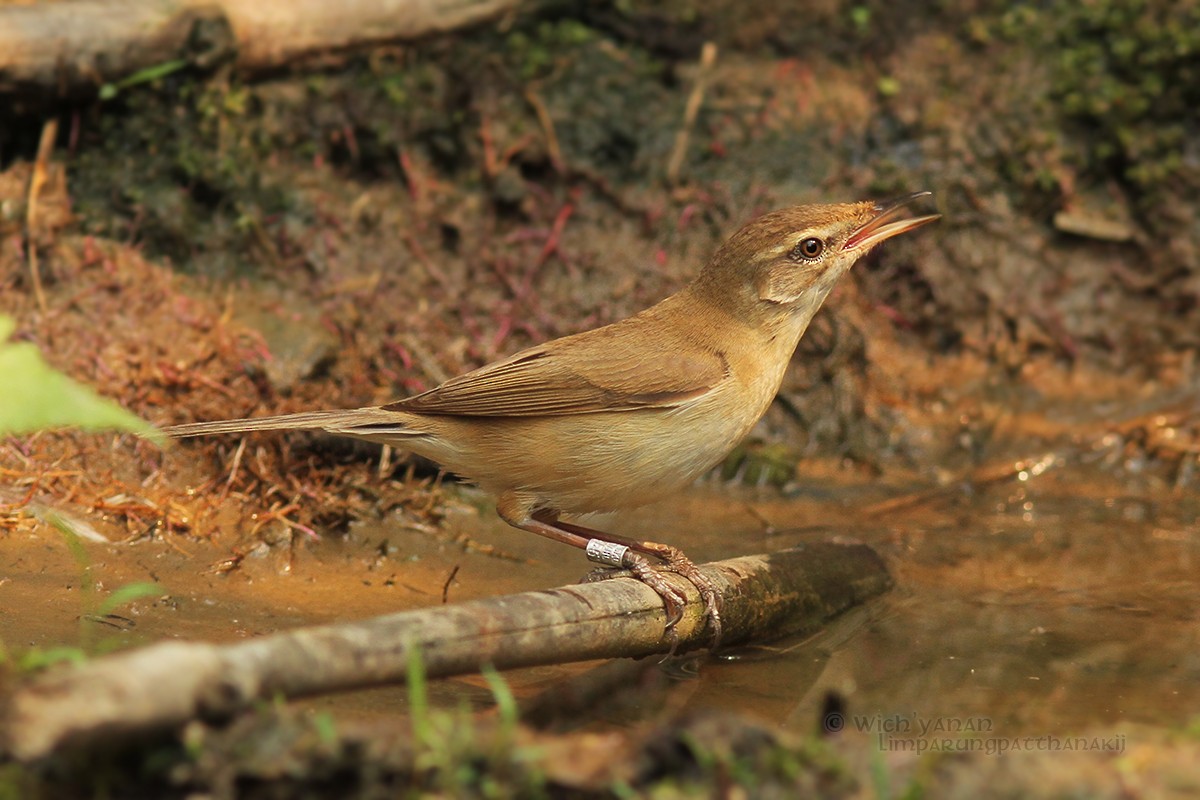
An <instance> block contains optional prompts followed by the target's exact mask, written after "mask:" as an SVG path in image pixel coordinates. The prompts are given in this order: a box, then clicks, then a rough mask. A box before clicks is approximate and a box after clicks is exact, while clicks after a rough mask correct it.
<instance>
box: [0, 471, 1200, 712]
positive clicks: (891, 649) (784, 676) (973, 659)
mask: <svg viewBox="0 0 1200 800" xmlns="http://www.w3.org/2000/svg"><path fill="white" fill-rule="evenodd" d="M893 491H894V490H893ZM886 496H887V495H886V493H885V491H884V490H882V489H880V488H879V487H877V486H871V485H866V484H863V485H845V484H839V485H829V484H825V483H813V484H811V485H809V486H808V487H806V488H805V490H804V491H802V492H800V493H798V494H797V496H795V497H791V498H781V497H779V496H778V495H772V496H770V497H768V496H764V495H761V494H753V493H747V492H740V493H739V492H735V491H731V490H729V489H728V488H723V487H722V488H698V489H696V490H693V491H692V492H689V493H687V494H685V495H683V496H681V497H679V498H677V499H676V500H674V501H672V502H671V503H669V504H663V505H661V506H658V507H654V508H649V509H645V510H642V511H639V512H636V513H630V514H626V515H622V516H618V517H615V518H611V519H608V520H605V521H604V524H605V525H607V526H608V527H610V528H612V529H614V530H618V529H619V530H621V531H622V532H624V533H626V534H630V535H644V536H647V537H649V536H653V537H655V538H666V539H668V540H670V541H674V542H676V543H678V544H680V545H682V546H684V547H685V549H686V550H687V551H688V552H689V553H690V554H691V555H692V556H693V558H695V559H696V560H709V559H716V558H724V557H730V556H734V555H738V554H744V553H755V552H763V551H769V550H772V549H778V548H783V547H788V546H791V545H794V544H797V543H800V542H805V541H813V540H820V539H825V538H828V537H831V536H840V537H846V538H854V539H858V540H862V541H865V542H868V543H870V544H872V545H873V546H875V547H876V548H877V549H878V550H879V551H880V552H881V553H883V554H884V556H885V557H886V558H887V560H888V562H889V564H890V567H891V569H892V571H893V574H894V575H895V577H896V582H897V585H896V588H895V589H894V590H893V591H892V592H891V593H890V594H889V595H888V596H886V597H884V598H881V599H879V600H877V601H875V602H873V603H871V604H869V605H868V606H866V607H864V608H860V609H857V610H855V611H853V612H851V613H849V614H847V615H845V616H844V617H842V618H841V619H839V620H837V621H836V622H835V623H834V624H832V625H831V626H830V627H829V628H828V629H826V630H825V631H822V632H821V633H819V634H817V635H815V636H811V637H809V638H807V639H805V640H803V641H794V642H782V643H777V644H775V645H772V646H770V647H762V648H757V649H752V650H746V651H742V652H738V653H731V654H727V655H724V656H722V657H719V658H716V659H707V660H702V661H698V662H696V663H693V664H692V665H691V666H692V667H693V668H694V671H695V673H696V674H695V676H694V677H691V678H688V679H682V680H677V681H675V682H673V683H672V688H671V689H670V690H669V692H670V693H671V695H672V697H671V698H670V699H669V702H670V703H672V704H674V705H676V706H690V707H697V708H699V707H718V708H729V709H733V710H736V711H739V712H747V713H750V714H753V715H755V716H757V717H759V718H761V719H763V720H767V721H769V722H771V723H773V724H775V725H778V726H780V727H782V728H785V729H790V730H794V731H798V732H808V731H812V730H816V729H817V727H818V726H819V725H820V724H821V720H822V719H823V710H824V709H826V708H827V706H826V704H827V703H828V702H829V698H830V697H835V698H837V706H836V707H837V708H839V710H843V711H844V714H843V716H842V717H841V718H840V720H841V724H844V725H845V726H846V727H847V728H848V729H866V728H870V726H872V725H873V724H874V725H883V724H901V725H903V724H905V723H902V722H898V721H899V720H903V719H907V720H909V723H907V724H910V725H913V724H915V725H943V726H957V725H976V726H978V727H981V728H985V729H986V730H985V731H984V732H986V733H989V734H990V735H993V736H1024V735H1034V736H1043V735H1065V734H1071V733H1075V732H1079V731H1084V730H1092V729H1096V728H1100V727H1106V726H1110V725H1114V724H1119V723H1138V724H1149V725H1155V726H1158V725H1164V726H1180V725H1183V724H1186V723H1187V722H1188V721H1189V719H1190V718H1191V716H1192V714H1193V713H1194V710H1195V709H1200V625H1197V616H1198V615H1197V608H1198V607H1200V569H1198V568H1200V522H1198V516H1200V502H1198V501H1197V500H1196V499H1195V498H1193V497H1191V496H1179V495H1171V494H1170V493H1168V492H1160V493H1159V494H1158V495H1154V496H1151V495H1148V494H1146V493H1145V492H1144V491H1142V490H1140V489H1139V490H1136V491H1135V489H1134V488H1132V487H1130V486H1129V485H1124V484H1122V483H1120V482H1118V481H1115V480H1113V479H1110V478H1109V477H1107V476H1105V475H1097V474H1080V473H1078V472H1075V471H1072V470H1070V469H1067V468H1063V469H1059V470H1057V471H1056V470H1051V471H1050V472H1048V473H1046V474H1044V475H1041V476H1039V477H1037V478H1030V479H1029V480H1026V481H1020V480H1017V479H1013V480H1010V481H1004V482H1001V483H999V484H995V485H993V486H991V487H990V488H988V489H986V490H981V491H978V492H976V493H973V494H967V493H964V492H963V491H961V490H957V489H955V490H951V491H950V492H949V493H948V494H946V495H944V496H939V497H933V498H929V497H926V498H924V499H922V500H921V501H920V502H917V503H914V504H911V505H910V506H908V507H906V508H900V509H892V510H890V511H887V512H886V513H883V514H871V513H869V509H870V506H871V504H872V503H874V502H876V501H878V500H881V499H883V498H884V497H886ZM477 501H478V505H476V502H477ZM452 505H453V506H454V508H455V509H456V510H455V511H454V513H452V514H451V515H450V519H449V522H448V523H447V525H446V526H445V529H444V530H442V531H439V532H436V533H431V532H429V531H416V530H405V529H403V528H400V527H397V526H396V525H394V524H389V523H388V522H386V521H383V522H378V523H371V524H369V525H360V526H357V527H356V528H354V529H353V530H352V531H351V532H350V533H349V534H347V535H345V536H342V537H326V538H324V539H322V540H319V541H309V540H301V541H297V542H296V543H295V545H294V546H293V547H291V548H287V547H284V548H276V549H274V550H270V551H264V552H262V553H253V552H252V553H250V554H249V555H246V557H245V558H242V559H241V560H240V561H238V563H237V565H236V566H235V567H233V568H230V566H231V563H230V562H229V561H228V559H229V558H230V557H231V555H232V554H233V553H234V548H233V546H232V543H225V542H220V541H217V542H204V543H200V542H185V543H181V544H177V545H174V546H172V545H168V544H165V543H162V542H146V543H142V544H124V545H114V546H103V545H88V546H87V554H88V560H89V564H88V566H87V575H88V576H89V577H90V578H91V579H92V580H94V581H95V583H96V590H95V591H94V592H91V593H89V592H88V591H87V590H86V589H85V588H84V586H85V584H86V581H85V579H84V578H85V576H84V573H83V568H82V566H81V564H80V563H79V562H78V561H77V560H76V558H74V557H72V556H71V554H70V553H69V551H68V550H67V548H66V547H65V545H64V544H63V542H62V541H61V540H60V539H59V538H58V537H57V535H56V534H52V533H46V534H42V535H30V534H25V535H21V536H8V537H5V538H2V539H0V641H2V642H3V643H4V645H5V646H6V647H8V648H12V649H21V648H26V647H30V646H38V647H43V648H46V647H51V646H54V645H56V644H63V643H65V644H77V643H79V641H80V637H81V619H85V617H86V613H87V611H89V610H90V609H94V608H95V604H96V602H97V598H98V597H100V596H102V595H103V594H104V593H106V592H108V591H111V590H113V589H114V588H116V587H119V586H121V585H123V584H127V583H131V582H135V581H155V582H157V583H158V584H159V585H160V586H161V587H162V590H163V595H162V596H161V597H155V598H146V599H142V600H138V601H136V602H134V603H132V604H131V605H129V606H126V607H123V608H122V609H119V610H118V612H117V613H118V614H119V615H120V616H119V617H117V618H112V619H109V620H107V621H105V622H101V623H98V624H97V623H90V622H86V621H85V622H83V623H82V624H88V625H92V628H91V629H90V630H89V631H88V632H87V633H86V634H85V635H86V636H89V637H91V639H90V641H92V642H96V641H99V642H100V643H101V644H102V645H103V646H106V647H107V646H112V645H128V644H133V643H137V642H148V641H153V640H156V639H162V638H170V637H183V638H196V639H207V640H214V641H230V640H236V639H240V638H245V637H250V636H256V635H261V634H264V633H268V632H271V631H275V630H279V629H283V628H289V627H294V626H298V625H303V624H311V623H323V622H329V621H335V620H349V619H356V618H361V617H365V616H369V615H374V614H381V613H387V612H390V611H395V610H400V609H404V608H414V607H420V606H428V605H434V604H438V603H441V602H442V596H443V591H445V592H446V593H447V595H448V598H449V600H450V601H458V600H467V599H471V598H474V597H480V596H485V595H491V594H501V593H507V592H517V591H524V590H529V589H537V588H544V587H547V586H553V585H559V584H563V583H568V582H572V581H574V580H576V579H577V578H578V577H579V576H580V575H581V574H582V573H583V572H585V571H586V570H587V565H586V564H585V563H584V561H583V560H582V558H577V557H573V554H570V553H564V551H563V549H562V548H561V547H560V546H558V545H554V544H552V543H550V542H544V541H541V540H539V539H538V538H537V537H534V536H530V535H529V534H525V533H522V532H519V531H515V530H512V529H510V528H508V527H507V526H505V525H503V524H502V523H500V522H498V521H496V520H495V519H494V517H493V515H491V514H490V513H489V511H488V510H487V507H486V504H485V503H484V502H483V501H482V500H480V499H478V498H475V497H474V496H473V495H472V494H471V493H470V492H467V491H464V492H463V493H462V495H461V496H459V497H458V498H457V499H455V500H453V501H452ZM680 520H686V521H687V522H686V527H688V528H690V529H691V530H692V532H691V533H690V534H688V536H687V537H686V538H685V537H681V536H679V535H678V534H677V533H673V532H677V531H679V530H680V528H681V527H683V526H681V525H680ZM452 573H453V579H452V580H449V582H447V581H448V579H449V578H450V577H451V575H452ZM587 666H588V665H582V666H581V665H574V666H568V667H561V668H560V667H555V668H542V669H536V670H524V671H518V672H514V673H512V674H511V675H510V680H511V683H512V685H513V686H514V688H515V689H516V691H517V692H518V693H519V694H525V695H529V694H532V693H536V692H538V691H542V690H544V689H546V688H547V687H550V686H553V685H554V684H555V683H556V682H558V681H560V680H562V679H564V678H569V677H571V676H573V675H576V674H578V673H579V672H581V671H582V670H584V669H586V668H587ZM593 666H594V665H593ZM436 697H438V698H441V699H443V700H446V701H450V700H453V699H466V700H467V701H468V702H471V703H474V704H477V705H481V706H482V705H486V704H487V703H488V699H489V694H488V692H487V690H486V689H485V688H484V687H483V686H482V684H481V682H480V681H478V680H476V679H470V678H468V679H459V680H452V681H444V682H441V683H440V684H439V685H438V688H437V692H436ZM312 702H313V705H314V706H318V707H325V708H332V709H336V710H338V711H339V712H341V713H346V714H351V715H364V714H377V713H381V712H382V713H390V712H392V711H394V710H396V709H398V708H401V707H403V705H404V703H405V693H404V690H403V689H399V688H397V689H381V690H375V691H372V692H364V693H359V694H356V695H352V696H341V697H335V698H324V699H321V700H317V701H312ZM660 705H661V703H659V702H649V701H648V702H647V704H646V707H647V713H650V711H649V710H650V708H651V707H654V708H657V707H659V706H660ZM601 724H602V723H601ZM835 724H836V723H835Z"/></svg>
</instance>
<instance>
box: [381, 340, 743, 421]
mask: <svg viewBox="0 0 1200 800" xmlns="http://www.w3.org/2000/svg"><path fill="white" fill-rule="evenodd" d="M655 322H657V321H656V320H647V319H642V318H639V317H632V318H630V319H627V320H624V321H622V322H619V323H616V324H613V325H609V326H606V327H604V328H598V329H596V330H593V331H588V332H586V333H582V334H578V335H575V336H568V337H565V338H563V339H557V340H555V341H553V342H549V343H547V344H544V345H539V346H537V347H532V348H529V349H528V350H523V351H521V352H519V353H517V354H516V355H514V356H511V357H510V358H507V359H505V360H503V361H498V362H496V363H494V364H489V365H487V366H485V367H480V368H479V369H477V370H474V371H472V372H468V373H466V374H465V375H461V376H459V377H457V378H452V379H450V380H448V381H446V382H445V383H443V384H442V385H441V386H438V387H437V388H434V389H431V390H429V391H428V392H425V393H424V394H419V395H416V396H414V397H410V398H408V399H406V400H401V401H399V402H396V403H392V404H390V405H388V406H385V407H384V408H385V409H387V410H389V411H413V412H418V413H423V414H447V415H461V416H480V417H527V416H556V415H562V414H581V413H590V412H600V411H630V410H634V409H639V408H671V407H674V406H677V405H680V404H682V403H686V402H688V401H689V400H693V399H695V398H697V397H700V396H701V395H703V394H705V393H706V392H709V391H711V390H712V389H713V388H714V387H715V386H716V385H717V384H718V383H720V382H721V381H722V380H724V379H725V378H726V377H727V376H728V374H729V364H728V362H727V361H726V359H725V356H724V354H723V353H721V352H719V351H715V350H711V349H707V348H703V347H698V346H697V345H696V344H695V343H693V342H687V341H685V340H683V339H682V337H680V336H679V335H673V334H672V333H671V332H670V330H669V329H663V328H662V326H660V325H657V324H654V323H655Z"/></svg>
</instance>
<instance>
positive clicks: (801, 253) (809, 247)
mask: <svg viewBox="0 0 1200 800" xmlns="http://www.w3.org/2000/svg"><path fill="white" fill-rule="evenodd" d="M824 249H825V243H824V242H822V241H821V240H820V239H818V238H817V237H815V236H810V237H808V238H807V239H801V240H800V243H799V244H797V245H796V246H795V247H793V248H792V258H795V259H801V258H803V259H805V260H810V261H811V260H812V259H814V258H816V257H817V256H819V255H821V251H822V250H824Z"/></svg>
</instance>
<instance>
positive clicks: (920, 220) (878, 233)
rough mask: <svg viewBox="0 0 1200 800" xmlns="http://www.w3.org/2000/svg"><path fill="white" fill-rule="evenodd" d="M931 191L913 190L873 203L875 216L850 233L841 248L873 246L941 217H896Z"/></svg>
mask: <svg viewBox="0 0 1200 800" xmlns="http://www.w3.org/2000/svg"><path fill="white" fill-rule="evenodd" d="M932 194H933V192H913V193H912V194H910V195H908V196H907V197H901V198H898V199H896V200H888V201H886V202H882V203H876V204H875V211H876V212H877V213H876V214H875V216H873V217H871V219H870V220H868V221H867V222H866V223H865V224H864V225H863V226H862V227H860V228H859V229H858V230H856V231H855V232H854V233H852V234H850V238H849V239H847V240H846V243H845V244H844V245H842V249H843V250H858V249H863V248H870V247H874V246H875V245H877V244H879V243H880V242H882V241H883V240H884V239H890V238H892V237H893V236H896V235H898V234H901V233H906V232H907V231H911V230H913V229H914V228H919V227H921V226H922V225H924V224H926V223H928V222H933V221H934V220H935V219H941V216H942V215H941V214H929V215H927V216H924V217H907V218H905V219H896V216H897V215H898V214H899V213H900V212H902V211H903V210H904V209H905V207H907V206H908V205H909V204H910V203H912V202H914V201H915V200H917V199H919V198H922V197H929V196H930V195H932Z"/></svg>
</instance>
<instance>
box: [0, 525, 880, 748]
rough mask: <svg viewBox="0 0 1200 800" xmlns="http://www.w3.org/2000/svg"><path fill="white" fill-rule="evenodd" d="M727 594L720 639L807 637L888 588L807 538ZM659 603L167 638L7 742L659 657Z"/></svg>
mask: <svg viewBox="0 0 1200 800" xmlns="http://www.w3.org/2000/svg"><path fill="white" fill-rule="evenodd" d="M702 569H703V570H704V571H705V573H706V574H707V575H709V576H710V577H711V578H712V579H713V581H714V582H715V583H716V585H717V587H718V588H719V589H720V590H721V592H722V596H723V598H724V605H723V609H722V616H723V619H724V625H725V643H726V644H730V645H736V644H744V643H747V642H750V641H761V640H764V639H774V638H778V637H780V636H785V635H789V634H792V633H797V632H800V631H804V630H810V629H813V628H815V627H817V626H819V625H820V624H821V623H823V622H824V621H826V620H828V619H830V618H831V617H833V616H834V615H836V614H838V613H839V612H841V611H843V610H845V609H847V608H849V607H851V606H853V605H855V604H858V603H861V602H862V601H864V600H866V599H867V598H869V597H872V596H874V595H876V594H879V593H881V592H883V591H884V590H886V589H887V588H888V587H889V586H890V585H891V578H890V577H889V575H888V573H887V570H886V568H885V567H884V564H883V561H882V560H881V559H880V558H879V556H878V555H876V554H875V552H874V551H873V550H871V549H870V548H868V547H866V546H865V545H843V544H832V543H819V544H810V545H804V546H800V547H796V548H793V549H790V550H785V551H782V552H779V553H774V554H771V555H758V556H746V557H742V558H735V559H732V560H729V561H722V562H718V563H715V564H709V565H706V566H704V567H703V568H702ZM668 578H669V579H670V580H672V581H673V582H674V583H675V584H676V585H677V586H679V588H680V589H681V590H683V591H684V592H685V594H686V595H687V597H688V605H687V607H686V609H685V610H684V616H683V619H682V620H680V622H679V624H678V625H677V627H676V630H677V632H678V636H679V645H678V649H679V650H681V651H682V650H687V649H691V648H696V647H702V646H704V644H705V640H706V634H705V632H704V620H703V606H702V604H701V602H700V598H699V595H698V593H697V591H696V588H695V587H694V586H692V584H691V583H690V582H688V581H685V580H683V579H682V578H679V577H678V576H673V575H672V576H668ZM664 622H665V618H664V612H663V606H662V600H661V598H659V597H658V595H657V594H655V593H654V591H652V590H651V589H649V588H648V587H647V586H645V585H644V584H642V583H640V582H639V581H636V580H633V579H632V578H618V579H614V580H608V581H601V582H598V583H588V584H579V585H575V586H565V587H562V588H559V589H553V590H549V591H541V592H526V593H524V594H516V595H507V596H503V597H494V598H487V599H481V600H475V601H472V602H469V603H462V604H458V605H450V606H441V607H437V608H429V609H422V610H417V611H406V612H401V613H397V614H390V615H387V616H383V617H376V618H373V619H369V620H365V621H362V622H355V623H347V624H339V625H325V626H320V627H313V628H301V629H298V630H294V631H287V632H283V633H277V634H273V635H271V636H264V637H261V638H257V639H253V640H251V641H247V642H240V643H237V644H233V645H212V644H205V643H201V642H163V643H160V644H154V645H150V646H148V647H145V648H142V649H139V650H133V651H129V652H125V653H118V654H115V655H111V656H105V657H102V658H97V659H96V660H94V661H92V662H90V663H87V664H83V665H80V666H74V667H64V668H61V669H59V670H57V671H52V672H50V673H46V674H44V675H41V676H38V677H37V678H35V679H33V680H32V681H30V682H29V683H28V684H26V685H25V686H23V687H20V688H18V689H17V690H16V691H15V692H14V693H13V694H12V695H11V696H10V697H9V698H8V699H7V702H6V703H5V705H7V709H4V710H5V711H7V713H0V719H3V720H5V722H4V723H0V724H3V725H4V728H3V729H2V730H0V736H2V737H3V741H4V744H5V747H6V748H7V750H8V751H9V752H10V753H12V754H13V755H15V756H16V757H18V758H20V759H25V760H29V759H36V758H39V757H42V756H45V755H48V754H50V753H52V752H54V751H56V750H59V749H61V748H64V747H68V746H74V745H87V744H89V743H94V742H97V741H108V740H111V739H112V738H113V737H127V736H131V735H134V734H137V733H144V732H146V731H149V730H156V729H162V728H168V727H173V726H178V725H180V724H182V723H184V722H186V721H187V720H190V719H192V718H194V717H197V716H210V717H211V716H225V715H228V714H231V713H233V712H235V711H237V710H239V709H243V708H246V707H247V706H248V705H249V704H251V703H252V702H254V701H255V700H259V699H264V698H274V697H278V696H281V695H282V696H284V697H300V696H305V695H313V694H318V693H324V692H332V691H338V690H345V689H354V688H362V687H367V686H376V685H380V684H388V683H398V682H402V681H403V680H404V678H405V675H406V671H407V668H408V661H409V657H410V654H411V651H412V648H414V647H417V648H419V652H420V655H421V658H422V661H423V662H424V665H425V671H426V674H427V675H429V676H430V677H445V676H450V675H459V674H464V673H470V672H475V671H477V670H478V669H479V668H480V667H482V666H484V665H486V664H492V665H493V666H495V667H497V668H499V669H506V668H512V667H523V666H532V665H536V664H550V663H562V662H568V661H582V660H588V659H595V658H615V657H624V656H646V655H651V654H654V653H665V652H668V651H669V650H670V648H671V643H670V642H669V641H667V640H665V639H664V637H663V625H664Z"/></svg>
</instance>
